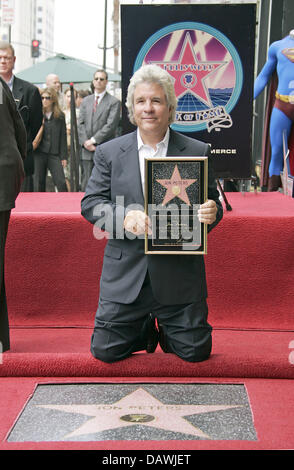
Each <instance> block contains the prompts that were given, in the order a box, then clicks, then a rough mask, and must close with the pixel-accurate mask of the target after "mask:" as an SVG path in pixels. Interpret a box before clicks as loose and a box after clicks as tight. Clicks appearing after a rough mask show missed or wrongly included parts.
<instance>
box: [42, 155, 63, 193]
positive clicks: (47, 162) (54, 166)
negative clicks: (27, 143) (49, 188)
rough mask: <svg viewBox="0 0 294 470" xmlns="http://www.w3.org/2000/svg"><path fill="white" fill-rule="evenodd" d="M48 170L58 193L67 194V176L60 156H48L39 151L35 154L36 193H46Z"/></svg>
mask: <svg viewBox="0 0 294 470" xmlns="http://www.w3.org/2000/svg"><path fill="white" fill-rule="evenodd" d="M47 170H49V171H50V173H51V175H52V179H53V183H54V186H56V188H57V191H59V192H67V186H66V182H65V175H64V171H63V167H62V163H61V160H60V158H59V156H58V155H51V154H46V153H42V152H38V151H36V152H35V174H34V190H35V192H45V191H46V176H47Z"/></svg>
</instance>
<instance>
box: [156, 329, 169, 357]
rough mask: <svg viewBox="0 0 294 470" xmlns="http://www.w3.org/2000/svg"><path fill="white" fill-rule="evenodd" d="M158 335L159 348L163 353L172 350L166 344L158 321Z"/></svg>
mask: <svg viewBox="0 0 294 470" xmlns="http://www.w3.org/2000/svg"><path fill="white" fill-rule="evenodd" d="M158 336H159V345H160V347H161V349H162V350H163V352H164V353H171V352H172V351H171V349H170V347H169V346H168V344H167V341H166V337H165V335H164V333H163V328H162V326H161V325H160V323H158Z"/></svg>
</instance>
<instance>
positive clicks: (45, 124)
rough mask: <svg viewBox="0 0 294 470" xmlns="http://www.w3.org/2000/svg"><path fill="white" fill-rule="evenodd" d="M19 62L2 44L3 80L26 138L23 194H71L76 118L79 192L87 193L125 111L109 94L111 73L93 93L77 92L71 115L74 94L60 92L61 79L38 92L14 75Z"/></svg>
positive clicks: (97, 79)
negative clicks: (99, 152)
mask: <svg viewBox="0 0 294 470" xmlns="http://www.w3.org/2000/svg"><path fill="white" fill-rule="evenodd" d="M15 61H16V57H15V51H14V48H13V46H12V45H11V44H9V43H7V42H3V41H0V77H1V78H2V79H3V80H4V82H5V83H6V84H7V85H8V87H9V88H10V91H11V92H12V95H13V96H14V99H15V102H16V105H17V108H18V111H19V112H20V114H21V116H22V118H23V121H24V123H25V127H26V132H27V157H26V159H25V162H24V171H25V178H24V182H23V184H22V187H21V191H25V192H44V191H58V192H68V191H71V190H73V188H71V183H70V180H71V178H70V167H71V160H72V158H73V156H72V154H71V138H72V136H71V120H72V119H73V118H74V119H76V120H77V123H76V124H77V129H78V158H77V160H78V162H77V165H78V168H79V181H78V189H79V190H81V191H85V188H86V185H87V181H88V179H89V177H90V174H91V171H92V168H93V155H94V151H95V149H96V146H97V145H98V144H100V143H103V142H105V141H107V140H109V139H112V138H113V137H115V136H116V135H118V124H119V120H120V112H121V105H120V101H119V100H118V99H117V98H115V97H114V96H112V95H111V94H110V93H109V92H108V91H107V84H108V75H107V72H106V71H104V70H97V71H96V72H95V74H94V77H93V81H92V83H91V87H90V89H89V90H78V89H74V90H73V94H74V110H75V112H74V113H73V112H72V106H71V100H72V93H71V89H70V88H66V90H65V91H62V84H61V81H60V79H59V77H58V75H56V74H54V73H51V74H49V75H48V76H47V77H46V83H45V84H44V86H45V88H39V89H38V88H37V86H35V85H33V84H31V83H29V82H27V81H25V80H21V79H19V78H18V77H16V76H15V75H14V73H13V70H14V65H15ZM97 103H99V106H98V104H97ZM75 158H76V157H75Z"/></svg>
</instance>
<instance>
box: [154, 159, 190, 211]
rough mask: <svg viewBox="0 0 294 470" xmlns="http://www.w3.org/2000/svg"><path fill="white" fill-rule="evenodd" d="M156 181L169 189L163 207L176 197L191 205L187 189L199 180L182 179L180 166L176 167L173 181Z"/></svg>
mask: <svg viewBox="0 0 294 470" xmlns="http://www.w3.org/2000/svg"><path fill="white" fill-rule="evenodd" d="M156 181H157V182H158V183H159V184H161V185H162V186H164V187H165V188H166V189H167V191H166V194H165V197H164V200H163V202H162V205H163V206H165V205H166V204H167V203H168V202H169V201H171V200H172V199H174V198H175V197H178V198H180V199H182V201H184V202H185V203H186V204H187V205H188V206H190V205H191V204H190V200H189V197H188V195H187V192H186V189H187V188H188V187H189V186H191V184H193V183H195V182H196V181H197V179H187V178H185V179H182V178H181V175H180V172H179V169H178V165H176V166H175V168H174V171H173V174H172V177H171V179H169V180H168V179H166V178H165V179H157V180H156Z"/></svg>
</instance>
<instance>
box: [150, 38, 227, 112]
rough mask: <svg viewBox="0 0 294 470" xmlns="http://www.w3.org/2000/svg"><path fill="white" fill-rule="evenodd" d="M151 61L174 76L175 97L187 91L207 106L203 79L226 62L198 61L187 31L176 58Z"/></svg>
mask: <svg viewBox="0 0 294 470" xmlns="http://www.w3.org/2000/svg"><path fill="white" fill-rule="evenodd" d="M152 63H154V64H156V65H158V66H160V67H162V68H164V69H165V70H166V71H167V72H168V73H169V74H170V75H171V76H172V77H173V78H174V80H175V83H174V87H175V92H176V95H177V98H181V96H183V95H184V94H185V93H186V92H187V91H189V92H190V93H192V94H193V95H194V96H195V97H196V98H197V99H199V100H200V101H202V102H203V103H204V104H206V105H207V106H208V107H209V108H210V107H212V103H211V99H210V95H209V92H208V89H207V86H206V84H205V80H206V79H207V78H208V77H209V75H210V74H212V73H215V72H216V71H217V70H218V69H219V68H220V67H223V66H224V65H225V64H226V62H221V61H218V62H215V61H199V60H198V59H197V57H196V54H195V51H194V48H193V43H192V39H191V36H190V34H189V33H187V34H186V36H185V40H184V43H183V47H182V50H181V52H180V55H179V58H178V60H176V61H168V62H152Z"/></svg>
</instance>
